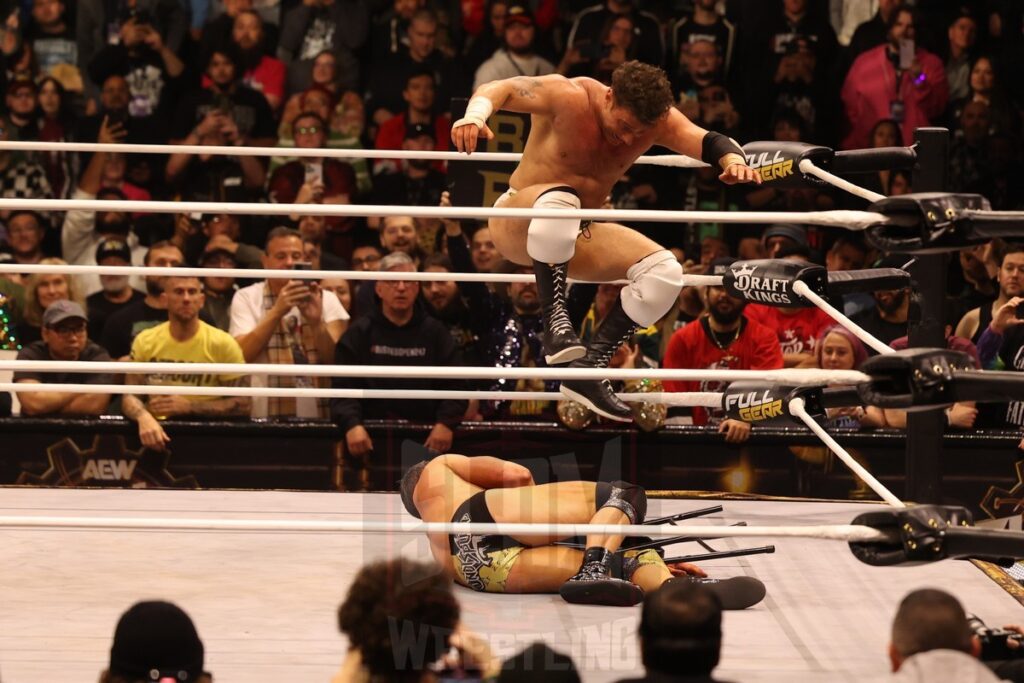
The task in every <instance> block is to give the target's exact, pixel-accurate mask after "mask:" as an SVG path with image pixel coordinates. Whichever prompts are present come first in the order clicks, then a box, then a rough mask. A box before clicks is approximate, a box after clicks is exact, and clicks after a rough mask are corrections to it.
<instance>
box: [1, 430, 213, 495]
mask: <svg viewBox="0 0 1024 683" xmlns="http://www.w3.org/2000/svg"><path fill="white" fill-rule="evenodd" d="M46 455H47V460H48V461H49V468H48V469H47V470H46V471H44V472H42V473H41V474H37V473H36V472H37V471H38V470H36V472H33V471H29V470H25V471H22V472H21V474H20V475H19V476H18V480H17V482H16V483H17V484H20V485H30V486H68V487H77V486H104V487H114V488H151V487H157V488H199V483H198V482H197V481H196V479H195V477H194V476H192V475H189V476H186V477H176V476H175V475H173V474H172V473H171V472H169V471H168V469H167V467H168V464H169V461H170V457H171V456H170V454H169V453H166V452H164V453H156V452H154V451H150V450H148V449H143V450H141V451H133V450H129V449H128V448H126V447H125V443H124V437H123V436H118V435H114V434H98V435H96V436H95V437H94V438H93V441H92V447H91V448H86V449H80V448H79V447H78V444H76V443H75V442H74V440H72V439H70V438H68V439H61V440H60V441H58V442H57V443H55V444H53V445H52V446H50V447H49V448H47V449H46Z"/></svg>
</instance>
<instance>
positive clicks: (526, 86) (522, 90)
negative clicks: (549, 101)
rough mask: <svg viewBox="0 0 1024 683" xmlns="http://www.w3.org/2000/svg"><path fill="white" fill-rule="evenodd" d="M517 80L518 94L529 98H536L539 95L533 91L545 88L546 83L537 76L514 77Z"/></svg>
mask: <svg viewBox="0 0 1024 683" xmlns="http://www.w3.org/2000/svg"><path fill="white" fill-rule="evenodd" d="M512 80H514V81H515V82H516V94H517V95H519V96H520V97H525V98H527V99H531V100H532V99H536V98H537V95H536V94H535V93H534V92H533V91H534V90H535V89H537V88H543V87H544V83H543V82H542V81H540V80H539V79H536V78H530V77H529V76H516V77H515V78H513V79H512Z"/></svg>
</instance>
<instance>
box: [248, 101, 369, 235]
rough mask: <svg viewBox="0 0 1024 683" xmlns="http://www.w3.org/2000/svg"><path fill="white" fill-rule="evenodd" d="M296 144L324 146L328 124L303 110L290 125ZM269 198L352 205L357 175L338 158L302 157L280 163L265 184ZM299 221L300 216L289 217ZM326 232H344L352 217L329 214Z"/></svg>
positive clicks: (305, 202) (289, 201)
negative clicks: (283, 163)
mask: <svg viewBox="0 0 1024 683" xmlns="http://www.w3.org/2000/svg"><path fill="white" fill-rule="evenodd" d="M292 131H293V132H294V134H295V146H296V147H305V148H318V147H324V146H325V145H326V142H327V124H326V123H324V120H323V119H322V118H320V115H319V114H315V113H313V112H305V113H303V114H300V115H299V116H298V117H297V118H296V119H295V123H294V124H292ZM267 189H268V194H269V195H270V201H272V202H276V203H278V204H292V203H295V204H351V203H352V197H353V195H354V194H355V192H356V174H355V171H353V170H352V167H351V166H349V165H348V164H346V163H345V162H343V161H339V160H337V159H325V158H317V157H303V158H302V159H299V160H297V161H290V162H288V163H287V164H285V165H284V166H281V167H280V168H278V169H277V170H276V171H274V173H273V175H271V176H270V182H269V183H268V185H267ZM292 220H293V221H298V220H299V216H297V215H295V216H292ZM326 221H327V228H328V231H329V232H346V231H347V230H348V229H349V228H350V227H351V224H352V219H351V218H346V217H344V216H328V217H327V219H326Z"/></svg>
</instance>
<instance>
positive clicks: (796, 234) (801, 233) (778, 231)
mask: <svg viewBox="0 0 1024 683" xmlns="http://www.w3.org/2000/svg"><path fill="white" fill-rule="evenodd" d="M769 237H788V238H789V239H791V240H793V241H794V242H796V243H797V244H802V245H804V246H807V229H806V228H805V227H804V226H802V225H793V224H791V223H776V224H775V225H769V226H768V227H767V228H765V230H764V235H762V238H763V239H764V240H767V239H768V238H769Z"/></svg>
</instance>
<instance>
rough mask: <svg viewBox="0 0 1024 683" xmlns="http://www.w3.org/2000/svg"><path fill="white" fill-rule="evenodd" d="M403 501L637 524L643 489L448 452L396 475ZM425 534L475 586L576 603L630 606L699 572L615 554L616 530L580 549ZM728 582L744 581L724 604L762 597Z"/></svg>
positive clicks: (497, 517)
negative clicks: (549, 479)
mask: <svg viewBox="0 0 1024 683" xmlns="http://www.w3.org/2000/svg"><path fill="white" fill-rule="evenodd" d="M401 497H402V503H403V504H404V505H405V509H406V510H407V511H408V512H409V514H411V515H413V516H414V517H417V518H420V519H423V520H424V521H427V522H449V521H450V522H481V523H493V522H498V523H502V522H504V523H531V524H588V523H592V524H641V523H643V520H644V515H645V514H646V512H647V495H646V493H645V492H644V490H643V489H642V488H640V487H639V486H636V485H634V484H629V483H626V482H622V481H619V482H614V483H612V484H607V483H601V482H599V483H595V482H591V481H565V482H558V483H554V484H541V485H537V484H535V483H534V481H533V475H532V474H531V473H530V470H528V469H527V468H525V467H523V466H522V465H518V464H516V463H512V462H507V461H504V460H500V459H498V458H493V457H490V456H480V457H473V458H470V457H466V456H464V455H454V454H449V455H442V456H439V457H437V458H434V459H433V460H431V461H430V462H426V461H424V462H421V463H418V464H416V465H414V466H412V467H411V468H409V470H408V471H407V472H406V474H405V476H404V477H402V482H401ZM681 529H682V528H681ZM429 536H430V545H431V551H432V552H433V554H434V557H435V558H436V559H437V561H438V562H439V563H440V565H441V567H442V568H443V569H444V571H445V572H446V573H448V574H449V575H450V576H451V577H452V579H453V580H454V581H455V582H456V583H459V584H460V585H463V586H466V587H467V588H471V589H473V590H475V591H487V592H493V593H555V592H557V593H559V594H561V596H562V597H563V598H564V599H565V600H566V601H568V602H573V603H583V604H596V605H635V604H637V603H639V602H641V601H642V600H643V596H644V592H645V591H652V590H654V589H656V588H658V587H659V586H661V585H662V584H663V583H665V582H666V581H669V580H671V579H672V578H673V577H677V576H678V577H691V578H690V579H688V580H693V577H704V576H706V575H705V573H704V571H703V570H701V569H700V568H699V567H697V566H695V565H692V564H685V563H678V564H671V565H666V564H665V562H664V560H663V559H662V557H661V555H660V554H659V553H658V551H657V550H655V549H647V550H640V551H631V550H626V551H624V552H621V553H616V552H615V551H616V550H618V548H619V545H620V544H621V543H622V540H623V536H605V535H590V536H587V538H586V550H582V551H581V550H577V549H575V548H571V547H566V546H563V545H553V544H554V543H555V542H556V541H561V540H565V539H563V538H558V537H551V536H548V537H544V536H528V537H523V538H517V537H512V536H498V535H491V536H473V535H468V534H465V535H463V534H452V535H449V534H429ZM619 576H621V577H622V578H618V577H619ZM730 581H738V582H739V583H740V584H742V585H741V586H732V587H731V588H730V589H729V590H728V595H725V596H723V595H720V598H722V599H723V603H732V604H725V606H726V607H727V608H728V607H733V608H743V607H748V606H749V605H751V604H755V603H756V602H759V601H760V600H761V598H762V597H763V596H764V592H763V586H762V585H761V584H760V582H759V581H757V580H756V579H753V578H751V577H738V578H737V579H731V580H730ZM748 584H749V585H748ZM722 587H723V588H724V587H725V586H724V582H723V586H722ZM741 592H742V593H743V595H742V596H738V595H737V594H738V593H741ZM737 597H739V598H740V600H739V602H737V601H736V598H737Z"/></svg>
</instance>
